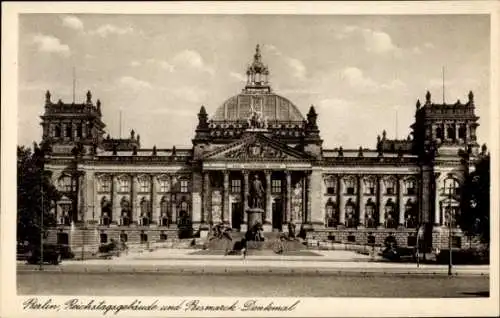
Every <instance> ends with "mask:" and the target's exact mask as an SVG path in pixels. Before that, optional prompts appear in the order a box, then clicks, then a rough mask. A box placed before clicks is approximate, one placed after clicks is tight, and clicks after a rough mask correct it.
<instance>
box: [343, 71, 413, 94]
mask: <svg viewBox="0 0 500 318" xmlns="http://www.w3.org/2000/svg"><path fill="white" fill-rule="evenodd" d="M341 78H342V79H344V80H346V81H347V83H348V84H349V85H350V86H352V87H354V88H357V89H363V90H369V91H375V90H379V89H385V90H399V91H402V90H405V89H406V84H405V83H404V82H403V81H402V80H400V79H394V80H392V81H390V82H388V83H378V82H377V81H375V80H373V79H372V78H370V77H369V76H366V75H365V74H364V73H363V71H362V70H360V69H359V68H357V67H346V68H345V69H343V70H342V73H341Z"/></svg>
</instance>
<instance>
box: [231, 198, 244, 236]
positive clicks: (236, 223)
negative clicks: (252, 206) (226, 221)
mask: <svg viewBox="0 0 500 318" xmlns="http://www.w3.org/2000/svg"><path fill="white" fill-rule="evenodd" d="M242 207H243V205H242V204H241V202H233V203H232V204H231V227H232V228H233V229H237V230H239V229H240V228H241V222H242V221H243V209H242Z"/></svg>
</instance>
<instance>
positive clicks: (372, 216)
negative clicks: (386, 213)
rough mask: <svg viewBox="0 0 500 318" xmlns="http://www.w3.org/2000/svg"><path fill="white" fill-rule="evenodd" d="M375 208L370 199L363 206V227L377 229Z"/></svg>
mask: <svg viewBox="0 0 500 318" xmlns="http://www.w3.org/2000/svg"><path fill="white" fill-rule="evenodd" d="M377 219H378V218H377V215H376V206H375V203H374V202H373V201H372V199H368V201H366V204H365V226H366V227H370V228H374V227H377V224H378V221H377Z"/></svg>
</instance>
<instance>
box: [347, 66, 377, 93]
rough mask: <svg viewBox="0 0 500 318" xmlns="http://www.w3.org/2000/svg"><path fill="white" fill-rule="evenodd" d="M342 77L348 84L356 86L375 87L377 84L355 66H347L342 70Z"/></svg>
mask: <svg viewBox="0 0 500 318" xmlns="http://www.w3.org/2000/svg"><path fill="white" fill-rule="evenodd" d="M341 76H342V78H343V79H345V80H346V81H347V82H348V83H349V85H350V86H352V87H358V88H375V87H377V84H376V83H375V81H374V80H372V79H371V78H369V77H366V76H365V75H364V74H363V71H362V70H360V69H359V68H357V67H347V68H345V69H343V70H342V74H341Z"/></svg>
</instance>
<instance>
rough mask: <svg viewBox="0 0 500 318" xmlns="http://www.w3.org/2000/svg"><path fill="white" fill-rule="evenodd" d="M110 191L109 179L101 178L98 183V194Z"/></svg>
mask: <svg viewBox="0 0 500 318" xmlns="http://www.w3.org/2000/svg"><path fill="white" fill-rule="evenodd" d="M109 191H111V179H110V178H103V179H101V180H100V182H99V192H109Z"/></svg>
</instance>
